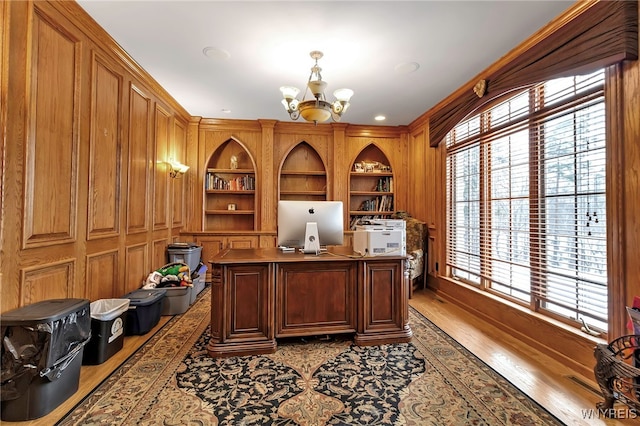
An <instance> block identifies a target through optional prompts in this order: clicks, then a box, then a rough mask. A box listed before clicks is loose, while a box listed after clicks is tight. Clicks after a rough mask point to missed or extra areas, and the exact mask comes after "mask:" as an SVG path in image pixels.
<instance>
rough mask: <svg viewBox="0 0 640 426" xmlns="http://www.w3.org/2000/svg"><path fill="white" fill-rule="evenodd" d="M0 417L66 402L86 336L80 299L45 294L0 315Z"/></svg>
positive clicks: (42, 411) (40, 411) (87, 320)
mask: <svg viewBox="0 0 640 426" xmlns="http://www.w3.org/2000/svg"><path fill="white" fill-rule="evenodd" d="M0 332H1V333H2V339H3V342H2V372H1V374H2V382H1V383H0V400H1V401H2V402H1V404H2V405H1V408H2V409H1V416H0V417H1V418H2V420H3V421H24V420H32V419H37V418H39V417H42V416H44V415H46V414H48V413H50V412H51V411H52V410H53V409H55V408H56V407H58V406H59V405H60V404H61V403H63V402H64V401H66V400H67V399H68V398H69V397H70V396H71V395H73V394H74V393H75V392H76V391H77V390H78V386H79V383H80V367H81V366H82V353H83V350H84V346H85V345H86V343H87V342H88V341H89V339H90V338H91V315H90V308H89V301H88V300H86V299H51V300H44V301H41V302H37V303H33V304H31V305H27V306H24V307H22V308H18V309H14V310H12V311H9V312H6V313H4V314H2V315H0Z"/></svg>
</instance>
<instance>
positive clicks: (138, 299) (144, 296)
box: [124, 288, 167, 306]
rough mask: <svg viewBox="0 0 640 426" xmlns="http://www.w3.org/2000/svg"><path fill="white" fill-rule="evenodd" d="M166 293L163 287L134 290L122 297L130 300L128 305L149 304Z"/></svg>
mask: <svg viewBox="0 0 640 426" xmlns="http://www.w3.org/2000/svg"><path fill="white" fill-rule="evenodd" d="M166 293H167V291H166V290H165V289H161V288H159V289H153V290H145V289H140V290H135V291H132V292H131V293H128V294H127V295H125V296H124V297H125V298H127V299H129V300H130V303H129V306H149V305H152V304H154V303H155V302H157V301H158V300H160V299H162V298H163V297H164V295H165V294H166Z"/></svg>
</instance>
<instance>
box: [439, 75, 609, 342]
mask: <svg viewBox="0 0 640 426" xmlns="http://www.w3.org/2000/svg"><path fill="white" fill-rule="evenodd" d="M445 141H446V144H447V188H448V189H447V210H448V211H447V220H448V229H447V233H448V235H447V243H448V247H447V266H448V271H449V274H450V276H451V277H453V278H455V279H459V280H462V281H465V282H467V283H470V284H474V285H477V286H479V287H480V288H483V289H486V290H487V291H491V292H492V293H494V294H497V295H499V296H501V297H504V298H507V299H509V300H512V301H514V302H517V303H520V304H522V305H526V306H529V307H530V309H532V310H534V311H536V312H540V313H543V314H546V315H549V316H552V317H554V318H558V319H562V320H565V321H567V322H574V323H576V324H580V323H582V322H585V323H586V324H587V325H588V326H590V327H593V328H597V329H600V330H604V331H606V330H607V241H606V216H605V215H606V196H605V182H606V179H605V177H606V168H605V107H604V71H603V70H601V71H598V72H596V73H593V74H590V75H587V76H576V77H566V78H560V79H555V80H551V81H547V82H544V83H541V84H539V85H536V86H533V87H531V88H529V89H527V90H525V91H522V92H520V93H518V94H516V95H512V96H511V97H510V98H509V99H507V100H504V101H502V102H500V103H499V104H497V105H493V106H490V107H489V108H487V109H486V110H483V111H482V112H481V113H480V114H478V115H475V116H473V117H471V118H469V119H467V120H465V121H463V122H461V123H459V124H458V125H457V126H456V127H454V129H453V130H451V131H450V132H449V133H448V134H447V136H446V138H445Z"/></svg>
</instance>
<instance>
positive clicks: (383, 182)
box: [373, 176, 393, 192]
mask: <svg viewBox="0 0 640 426" xmlns="http://www.w3.org/2000/svg"><path fill="white" fill-rule="evenodd" d="M373 190H374V191H376V192H393V178H392V177H391V176H385V177H382V178H380V179H378V183H377V184H376V187H375V188H374V189H373Z"/></svg>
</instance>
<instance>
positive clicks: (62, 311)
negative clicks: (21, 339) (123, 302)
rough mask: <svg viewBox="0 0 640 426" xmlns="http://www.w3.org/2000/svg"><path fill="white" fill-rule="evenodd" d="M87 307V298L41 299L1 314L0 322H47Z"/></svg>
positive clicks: (14, 323) (5, 324) (15, 323)
mask: <svg viewBox="0 0 640 426" xmlns="http://www.w3.org/2000/svg"><path fill="white" fill-rule="evenodd" d="M87 308H89V300H88V299H48V300H42V301H40V302H35V303H32V304H30V305H26V306H23V307H21V308H17V309H14V310H12V311H8V312H5V313H3V314H1V315H0V323H2V325H3V326H8V325H27V324H39V323H48V322H52V321H57V320H60V319H62V318H65V317H67V316H69V314H71V313H75V312H79V311H81V310H83V309H87Z"/></svg>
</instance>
